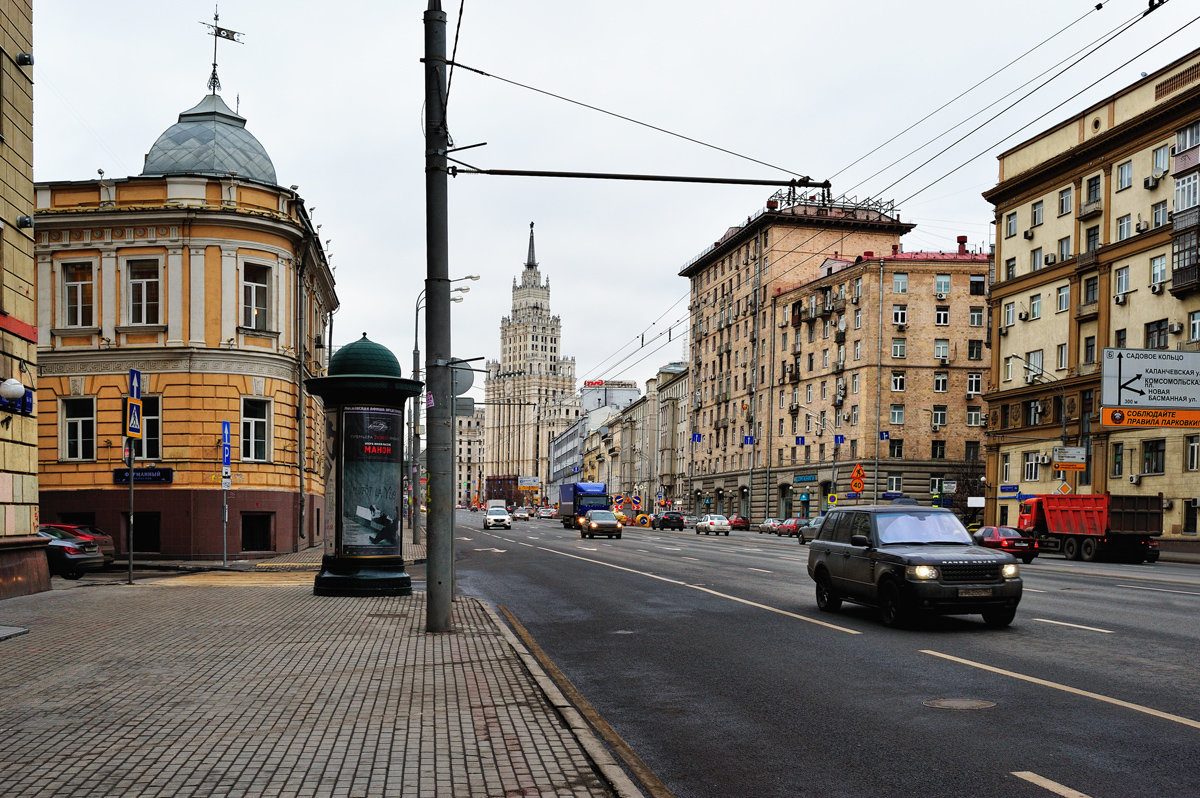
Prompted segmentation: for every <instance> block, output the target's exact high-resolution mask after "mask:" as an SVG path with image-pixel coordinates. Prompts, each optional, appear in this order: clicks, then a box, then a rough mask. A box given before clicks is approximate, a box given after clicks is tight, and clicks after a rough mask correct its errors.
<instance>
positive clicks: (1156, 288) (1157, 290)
mask: <svg viewBox="0 0 1200 798" xmlns="http://www.w3.org/2000/svg"><path fill="white" fill-rule="evenodd" d="M1162 292H1163V284H1162V283H1154V284H1153V285H1151V286H1150V293H1152V294H1161V293H1162Z"/></svg>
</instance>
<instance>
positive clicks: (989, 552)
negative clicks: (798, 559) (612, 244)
mask: <svg viewBox="0 0 1200 798" xmlns="http://www.w3.org/2000/svg"><path fill="white" fill-rule="evenodd" d="M808 575H809V576H811V577H812V578H813V581H815V582H816V583H817V607H819V608H820V609H822V610H825V611H826V612H834V611H836V610H837V609H838V608H839V607H840V606H841V605H842V601H843V600H845V601H851V602H854V603H855V604H866V605H870V606H876V607H878V608H879V615H880V618H881V619H882V620H883V622H884V624H886V625H888V626H897V625H902V624H904V623H905V622H907V621H908V620H909V619H911V617H912V616H913V615H914V614H915V613H917V612H921V611H924V612H932V613H939V614H943V615H970V614H973V613H981V614H982V615H983V620H984V621H985V622H986V623H987V624H988V626H1007V625H1008V624H1010V623H1012V620H1013V617H1014V616H1015V615H1016V612H1017V604H1018V603H1019V602H1020V601H1021V576H1020V570H1019V568H1018V566H1017V560H1016V558H1015V557H1013V556H1012V555H1010V554H1006V553H1004V552H999V551H995V550H993V549H985V548H983V547H982V546H976V545H975V543H974V541H972V540H971V536H970V535H969V534H967V530H966V529H964V528H963V525H962V524H961V523H960V522H959V520H958V518H957V517H956V516H955V515H954V513H952V512H950V511H949V510H946V509H943V508H940V507H911V506H910V507H903V506H896V505H880V506H866V507H850V508H843V509H837V510H832V511H830V512H829V513H828V514H827V515H826V516H825V522H824V523H823V524H822V525H821V529H820V531H819V532H817V535H816V538H815V539H814V540H813V541H812V543H811V544H809V547H808Z"/></svg>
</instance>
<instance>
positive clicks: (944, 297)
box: [935, 291, 946, 302]
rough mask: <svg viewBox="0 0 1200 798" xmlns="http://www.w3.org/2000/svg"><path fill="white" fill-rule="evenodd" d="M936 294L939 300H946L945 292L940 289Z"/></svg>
mask: <svg viewBox="0 0 1200 798" xmlns="http://www.w3.org/2000/svg"><path fill="white" fill-rule="evenodd" d="M935 296H936V297H937V299H938V301H941V302H944V301H945V300H946V295H945V294H943V293H942V292H941V291H939V292H938V293H937V294H935Z"/></svg>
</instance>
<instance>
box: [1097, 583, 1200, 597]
mask: <svg viewBox="0 0 1200 798" xmlns="http://www.w3.org/2000/svg"><path fill="white" fill-rule="evenodd" d="M1117 587H1126V588H1129V589H1130V590H1153V591H1154V592H1155V593H1178V594H1179V595H1181V596H1200V593H1193V592H1191V591H1188V590H1166V589H1165V588H1161V587H1141V586H1139V585H1117Z"/></svg>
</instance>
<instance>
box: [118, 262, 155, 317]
mask: <svg viewBox="0 0 1200 798" xmlns="http://www.w3.org/2000/svg"><path fill="white" fill-rule="evenodd" d="M126 269H127V271H128V274H129V323H130V324H158V261H156V260H131V261H129V262H128V263H127V264H126Z"/></svg>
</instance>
